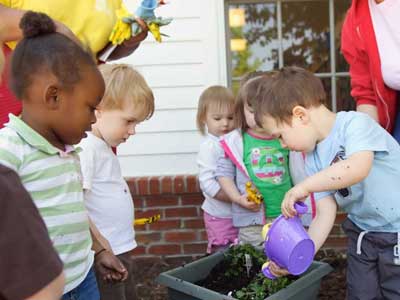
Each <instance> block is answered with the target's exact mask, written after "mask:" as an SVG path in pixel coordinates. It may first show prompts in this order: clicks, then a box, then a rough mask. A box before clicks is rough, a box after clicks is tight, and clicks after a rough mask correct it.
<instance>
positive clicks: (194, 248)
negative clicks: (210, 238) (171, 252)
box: [183, 243, 207, 254]
mask: <svg viewBox="0 0 400 300" xmlns="http://www.w3.org/2000/svg"><path fill="white" fill-rule="evenodd" d="M206 251H207V243H196V244H184V245H183V253H184V254H203V253H206Z"/></svg>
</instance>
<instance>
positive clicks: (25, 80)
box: [10, 11, 97, 99]
mask: <svg viewBox="0 0 400 300" xmlns="http://www.w3.org/2000/svg"><path fill="white" fill-rule="evenodd" d="M19 27H20V28H21V30H22V33H23V39H22V40H21V41H20V42H19V43H18V45H17V47H16V48H15V50H14V51H13V55H12V61H11V71H10V88H11V90H12V91H13V92H14V94H15V95H16V96H17V97H18V98H20V99H23V98H24V96H25V92H26V90H27V88H28V87H29V86H30V85H31V84H32V81H33V79H34V77H36V76H38V75H39V74H41V73H51V74H53V75H54V76H55V77H56V78H57V80H58V81H59V84H60V85H61V87H65V88H67V87H70V86H72V85H74V84H75V83H77V82H79V81H80V79H81V77H82V74H81V71H82V70H83V69H84V68H85V67H88V66H89V67H93V68H97V66H96V63H95V61H94V59H93V57H92V54H91V53H89V52H87V51H85V50H84V49H83V48H82V47H81V46H80V45H78V44H77V43H75V42H74V41H72V40H71V39H69V38H68V37H66V36H65V35H63V34H61V33H58V32H56V25H55V24H54V22H53V20H52V19H51V18H50V17H49V16H47V15H46V14H43V13H37V12H32V11H28V12H27V13H25V14H24V16H23V17H22V18H21V21H20V23H19Z"/></svg>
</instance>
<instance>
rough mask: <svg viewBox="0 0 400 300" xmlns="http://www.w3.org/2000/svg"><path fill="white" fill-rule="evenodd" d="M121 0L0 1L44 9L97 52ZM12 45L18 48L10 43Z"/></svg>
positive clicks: (27, 8) (21, 7)
mask: <svg viewBox="0 0 400 300" xmlns="http://www.w3.org/2000/svg"><path fill="white" fill-rule="evenodd" d="M121 2H122V0H0V4H3V5H4V6H7V7H10V8H16V9H23V10H33V11H38V12H43V13H45V14H47V15H49V16H50V17H51V18H53V19H55V20H57V21H60V22H62V23H64V24H65V25H66V26H67V27H68V28H69V29H71V30H72V32H73V33H75V35H76V36H77V37H78V38H79V39H80V40H81V41H82V43H83V44H84V45H86V46H88V47H89V48H90V49H91V50H92V52H93V53H94V54H97V52H99V51H100V50H102V49H103V48H104V47H105V46H106V45H107V43H108V38H109V36H110V34H111V30H112V28H113V27H114V24H115V22H116V15H115V11H116V10H117V9H119V8H120V7H121ZM10 47H11V48H14V47H15V43H14V45H10Z"/></svg>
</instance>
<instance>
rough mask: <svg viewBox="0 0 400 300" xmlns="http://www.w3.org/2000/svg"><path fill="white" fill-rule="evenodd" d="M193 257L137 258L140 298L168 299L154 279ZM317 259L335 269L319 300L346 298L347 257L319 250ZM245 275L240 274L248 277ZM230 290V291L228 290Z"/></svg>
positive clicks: (326, 279) (146, 299) (322, 288)
mask: <svg viewBox="0 0 400 300" xmlns="http://www.w3.org/2000/svg"><path fill="white" fill-rule="evenodd" d="M191 260H193V258H190V257H187V258H172V259H171V258H170V259H166V260H164V259H160V258H148V259H136V262H137V264H138V266H139V267H140V268H139V269H140V270H138V273H137V274H135V275H136V276H137V278H138V290H137V291H138V295H139V298H138V300H168V296H167V289H166V287H164V286H161V285H159V284H157V283H156V282H155V281H154V279H155V278H156V277H157V276H158V274H160V273H161V272H164V271H166V270H170V269H173V268H176V267H178V266H180V265H183V264H185V263H188V262H190V261H191ZM316 260H320V261H324V262H327V263H329V264H330V265H331V266H332V267H333V268H334V271H333V272H332V273H330V274H329V275H327V276H326V277H324V278H323V279H322V284H321V290H320V294H319V297H318V299H319V300H345V298H346V257H345V256H344V255H343V254H342V253H340V252H335V251H324V252H319V253H318V255H317V257H316ZM244 275H245V276H240V277H242V278H244V279H246V277H247V276H246V275H247V274H244ZM227 292H228V291H227Z"/></svg>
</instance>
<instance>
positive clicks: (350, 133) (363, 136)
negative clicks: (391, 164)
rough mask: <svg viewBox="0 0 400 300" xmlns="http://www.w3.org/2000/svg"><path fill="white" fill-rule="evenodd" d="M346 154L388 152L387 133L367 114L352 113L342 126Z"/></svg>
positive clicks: (388, 136)
mask: <svg viewBox="0 0 400 300" xmlns="http://www.w3.org/2000/svg"><path fill="white" fill-rule="evenodd" d="M342 130H343V132H342V134H343V138H344V146H345V149H346V156H347V157H349V156H350V155H352V154H354V153H357V152H360V151H373V152H388V150H389V145H388V141H389V138H390V135H389V133H387V132H386V130H385V129H383V128H382V127H381V126H379V124H378V123H377V122H375V121H374V120H373V119H371V118H370V117H369V116H368V115H367V114H364V113H354V115H353V117H352V118H351V119H349V120H348V121H347V122H346V124H345V125H344V126H343V129H342Z"/></svg>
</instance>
